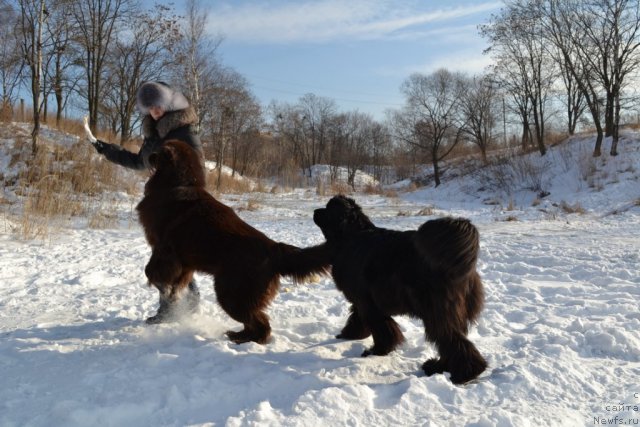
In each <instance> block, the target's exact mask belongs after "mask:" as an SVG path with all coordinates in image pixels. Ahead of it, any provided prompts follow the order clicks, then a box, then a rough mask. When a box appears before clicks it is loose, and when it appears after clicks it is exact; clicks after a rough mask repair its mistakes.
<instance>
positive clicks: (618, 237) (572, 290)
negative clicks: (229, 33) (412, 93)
mask: <svg viewBox="0 0 640 427" xmlns="http://www.w3.org/2000/svg"><path fill="white" fill-rule="evenodd" d="M591 141H592V140H591V139H590V138H589V137H584V138H582V139H581V138H576V139H575V140H574V141H572V142H571V143H570V145H566V146H559V147H553V148H552V149H551V150H550V153H549V156H548V157H547V158H546V159H544V160H543V161H544V162H546V163H545V165H542V166H541V167H542V168H544V172H545V173H544V179H543V182H542V183H541V184H542V190H544V191H546V192H549V193H550V194H549V195H548V196H546V197H544V198H539V197H538V196H539V194H538V193H539V191H538V190H537V191H530V190H526V189H522V188H520V187H518V186H516V188H515V190H512V191H507V192H505V191H497V190H495V189H491V188H490V186H488V185H487V182H485V181H486V179H487V177H485V178H482V177H481V176H479V175H477V174H475V175H472V176H466V177H460V178H456V179H453V180H447V178H446V176H445V178H444V182H445V183H444V184H443V185H442V186H441V187H440V188H438V189H433V188H422V189H419V190H417V191H414V192H412V193H399V194H398V197H396V198H385V197H382V196H371V195H369V196H365V195H359V194H356V195H354V196H353V197H355V198H356V199H357V201H358V202H359V203H360V204H361V205H362V206H363V207H364V209H365V211H366V212H367V213H368V214H369V215H370V216H371V217H372V218H373V220H374V222H376V223H377V224H378V225H380V226H385V227H389V228H395V229H410V228H415V227H417V226H418V225H419V224H421V223H422V222H424V221H426V220H427V219H429V218H432V217H434V216H439V215H459V216H465V217H469V218H471V219H472V220H473V221H474V223H475V224H476V225H477V226H478V228H479V229H480V232H481V248H482V251H481V257H480V263H479V270H480V272H481V274H482V277H483V280H484V282H485V289H486V293H487V301H486V307H485V309H484V311H483V313H482V316H481V318H480V321H479V323H478V325H477V326H476V327H474V328H473V329H472V332H471V339H472V341H473V342H474V343H476V345H477V347H478V349H479V350H480V351H481V353H482V354H483V355H484V356H485V357H486V358H487V360H488V362H489V364H490V368H489V369H488V370H487V371H486V372H485V373H484V374H483V375H482V376H481V377H480V378H479V380H478V381H476V382H474V383H471V384H468V385H465V386H454V385H453V384H451V382H450V381H449V380H448V379H447V376H446V375H437V376H433V377H429V378H427V377H425V376H424V375H423V374H422V372H421V371H420V365H421V364H422V362H424V360H425V359H427V358H430V357H432V356H434V354H435V351H434V349H433V347H432V346H431V345H429V344H427V343H425V340H424V336H423V329H422V327H421V324H420V322H419V321H417V320H415V319H410V318H407V317H398V318H397V320H398V322H399V323H400V325H401V328H402V329H403V332H404V334H405V336H406V338H407V341H406V343H405V344H404V345H403V346H402V347H401V348H400V349H399V350H398V351H396V352H394V353H392V354H390V355H389V356H385V357H375V356H372V357H368V358H361V357H360V354H361V353H362V351H363V349H364V348H365V347H367V346H370V345H371V339H367V340H364V341H352V342H345V341H340V340H337V339H335V338H334V335H335V334H336V333H338V332H339V331H340V329H341V328H342V326H343V324H344V321H345V320H346V317H347V314H348V305H347V304H346V303H345V300H344V298H343V297H342V295H341V294H340V293H339V292H338V291H336V290H335V288H334V285H333V282H332V281H331V280H330V279H329V278H325V279H321V280H320V281H319V282H317V283H310V284H305V285H293V284H292V283H291V282H289V281H287V280H284V281H283V286H282V292H281V293H280V294H279V295H278V297H277V298H276V300H275V301H274V303H273V304H272V306H271V308H270V310H269V314H270V316H271V319H272V327H273V338H272V341H271V342H270V343H269V344H267V345H264V346H262V345H257V344H243V345H236V344H233V343H231V342H229V341H228V340H227V339H226V338H225V337H224V335H223V334H224V331H226V330H228V329H238V328H239V327H240V325H239V324H237V323H235V322H234V321H233V320H231V319H230V318H229V317H227V316H226V315H225V313H224V312H223V311H222V310H221V309H220V308H219V307H218V306H217V305H216V300H215V295H214V293H213V289H212V286H213V283H212V280H211V278H209V277H206V276H198V280H199V283H200V284H201V290H202V294H203V302H202V307H201V312H200V313H199V314H197V315H194V316H192V317H190V318H188V319H185V320H184V321H182V322H181V323H176V324H165V325H158V326H147V325H145V324H144V322H143V320H144V318H145V317H147V316H148V315H150V314H152V313H153V312H154V310H155V308H156V306H157V295H156V292H155V291H153V290H151V289H149V288H148V287H147V286H146V281H145V278H144V274H143V266H144V265H145V262H146V259H147V257H148V256H149V249H148V247H147V244H146V242H145V240H144V237H143V235H142V232H141V230H140V228H139V226H138V225H137V223H136V221H135V216H134V213H133V212H132V210H131V205H132V203H131V202H123V203H122V206H121V207H119V208H118V210H117V212H118V215H119V216H120V219H121V221H120V222H119V223H120V226H118V227H115V228H110V229H103V230H95V229H89V228H85V227H81V226H78V225H77V224H78V223H77V222H75V223H74V224H75V225H74V226H71V225H70V226H69V227H68V228H65V229H63V230H61V231H60V232H58V233H57V234H55V235H54V236H52V237H51V238H50V239H48V240H47V241H45V242H42V241H26V242H25V241H20V240H18V239H17V238H16V237H15V235H14V233H13V232H12V223H11V219H10V218H9V217H8V216H7V215H5V216H2V217H0V220H1V221H2V222H0V242H1V243H0V338H1V339H0V378H1V384H2V387H1V388H0V425H1V426H97V425H100V426H184V425H229V426H244V425H259V426H266V425H287V426H321V425H322V426H325V425H328V426H342V425H353V426H386V425H427V426H444V425H452V426H459V425H474V426H528V425H530V426H538V425H562V426H567V425H571V426H573V425H575V426H586V425H601V424H613V423H615V424H617V425H621V424H622V425H624V424H626V425H640V203H639V201H640V137H638V135H637V134H626V138H625V139H624V140H623V141H622V143H621V146H620V152H621V154H620V156H618V157H616V158H612V157H609V156H608V155H606V154H605V155H603V157H602V158H601V159H598V160H593V159H591V158H590V157H589V156H588V154H589V150H591V149H592V142H591ZM607 148H608V145H607ZM562 150H564V151H562ZM567 152H569V153H570V154H567ZM585 152H586V153H588V154H587V155H586V156H585V155H584V153H585ZM567 159H569V160H567ZM531 161H532V162H538V161H542V160H536V157H535V156H534V157H532V160H531ZM523 186H526V185H524V184H523ZM5 191H6V189H5ZM328 198H329V196H326V197H318V196H316V193H315V189H311V190H296V191H293V192H291V193H282V194H257V193H252V194H250V195H236V196H233V195H227V196H224V197H223V198H222V200H223V201H224V202H225V203H228V204H229V205H231V206H234V207H237V208H242V207H243V206H246V205H247V203H248V200H249V199H251V200H252V203H253V206H254V207H257V208H254V209H253V210H245V209H239V214H240V215H241V216H242V217H243V218H244V219H245V220H246V221H248V222H249V223H251V224H252V225H254V226H255V227H257V228H258V229H260V230H262V231H264V232H265V233H266V234H268V235H269V236H270V237H272V238H274V239H278V240H282V241H285V242H288V243H292V244H296V245H301V246H305V245H311V244H315V243H318V242H320V241H321V240H322V236H321V233H320V231H319V229H318V228H317V227H316V226H315V225H314V224H313V221H312V219H311V217H312V211H313V209H315V208H317V207H321V206H323V205H324V204H325V203H326V201H327V200H328ZM6 199H12V198H11V197H6ZM567 207H574V208H576V207H579V208H580V209H577V210H578V213H567V210H569V209H567ZM616 417H617V418H616Z"/></svg>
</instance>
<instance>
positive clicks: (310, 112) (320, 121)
mask: <svg viewBox="0 0 640 427" xmlns="http://www.w3.org/2000/svg"><path fill="white" fill-rule="evenodd" d="M298 111H299V112H300V114H302V116H301V118H300V119H301V125H302V133H303V136H304V138H303V145H302V157H303V162H304V163H303V169H304V170H306V171H308V173H309V175H308V176H309V177H310V176H311V166H312V165H315V164H318V163H320V162H321V161H322V160H323V159H324V158H325V157H326V150H327V148H328V146H329V129H330V126H331V119H332V117H333V116H334V115H335V114H336V111H337V106H336V103H335V101H333V100H332V99H329V98H325V97H320V96H317V95H314V94H312V93H308V94H306V95H304V96H302V97H301V98H300V100H299V101H298Z"/></svg>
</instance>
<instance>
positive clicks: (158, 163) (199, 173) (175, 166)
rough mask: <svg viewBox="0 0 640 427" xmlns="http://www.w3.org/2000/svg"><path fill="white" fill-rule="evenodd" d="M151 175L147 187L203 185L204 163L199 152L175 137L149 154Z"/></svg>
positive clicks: (204, 179)
mask: <svg viewBox="0 0 640 427" xmlns="http://www.w3.org/2000/svg"><path fill="white" fill-rule="evenodd" d="M149 164H150V165H151V167H152V168H153V176H152V177H151V179H149V181H148V182H147V187H146V188H147V189H151V188H153V189H155V188H158V189H163V188H173V187H204V186H205V183H206V178H205V171H204V165H203V164H202V160H201V158H200V155H199V153H198V152H197V151H196V150H194V149H193V148H192V147H191V146H190V145H189V144H187V143H186V142H184V141H179V140H176V139H173V140H169V141H167V142H165V143H164V145H162V147H161V148H160V149H159V150H158V151H156V152H154V153H152V154H151V155H150V156H149Z"/></svg>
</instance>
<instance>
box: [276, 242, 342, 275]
mask: <svg viewBox="0 0 640 427" xmlns="http://www.w3.org/2000/svg"><path fill="white" fill-rule="evenodd" d="M274 252H275V267H276V271H277V272H278V273H279V274H281V275H283V276H290V277H292V278H293V280H294V281H295V282H297V283H300V282H304V281H305V280H307V279H309V278H310V277H311V276H313V275H315V274H322V275H328V274H329V272H330V268H331V264H330V262H329V250H328V248H327V245H326V243H323V244H320V245H317V246H310V247H308V248H298V247H296V246H291V245H288V244H286V243H276V245H275V247H274Z"/></svg>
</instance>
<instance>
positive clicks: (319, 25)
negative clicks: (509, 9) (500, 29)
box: [209, 0, 501, 43]
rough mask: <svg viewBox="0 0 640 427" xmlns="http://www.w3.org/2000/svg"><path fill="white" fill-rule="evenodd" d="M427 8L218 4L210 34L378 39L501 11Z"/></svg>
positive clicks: (248, 38) (328, 2) (278, 39)
mask: <svg viewBox="0 0 640 427" xmlns="http://www.w3.org/2000/svg"><path fill="white" fill-rule="evenodd" d="M426 3H427V2H424V1H422V2H397V1H390V0H384V1H380V0H378V1H372V0H351V1H344V0H323V1H304V2H275V3H274V2H249V3H244V4H240V5H238V4H237V3H235V5H234V4H233V3H225V4H221V3H217V2H216V3H214V4H213V5H212V8H211V9H210V12H209V29H210V31H211V32H212V33H216V34H218V33H220V34H223V35H224V36H225V38H226V39H227V40H232V41H241V42H254V43H255V42H260V43H264V42H267V43H295V42H326V41H336V40H341V39H354V38H355V39H379V38H382V37H389V36H396V37H397V36H398V35H399V34H401V33H403V32H413V33H414V34H416V35H417V34H419V32H416V29H418V28H419V27H420V26H421V25H425V24H430V23H442V22H447V21H450V20H454V19H458V18H463V17H465V16H470V15H474V14H478V13H484V12H487V11H488V10H493V9H496V8H498V7H500V5H501V3H497V2H495V1H490V2H483V3H480V4H474V5H470V6H464V7H462V6H461V7H454V8H440V9H434V10H425V9H424V5H425V4H426Z"/></svg>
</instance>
